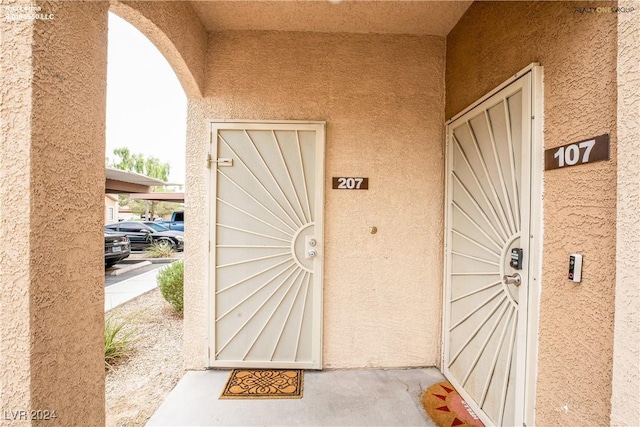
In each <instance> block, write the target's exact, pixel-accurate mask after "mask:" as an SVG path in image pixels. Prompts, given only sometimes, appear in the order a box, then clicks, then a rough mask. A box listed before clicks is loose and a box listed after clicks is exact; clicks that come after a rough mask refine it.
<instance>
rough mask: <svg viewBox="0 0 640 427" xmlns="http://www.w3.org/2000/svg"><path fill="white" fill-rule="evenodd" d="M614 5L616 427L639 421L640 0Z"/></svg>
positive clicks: (613, 417) (613, 421)
mask: <svg viewBox="0 0 640 427" xmlns="http://www.w3.org/2000/svg"><path fill="white" fill-rule="evenodd" d="M619 6H620V7H623V8H626V10H631V9H633V12H628V13H621V14H620V15H619V17H618V224H617V258H616V261H617V270H616V305H615V309H616V313H615V340H614V351H613V390H612V396H611V425H615V426H622V425H640V1H627V2H620V3H619Z"/></svg>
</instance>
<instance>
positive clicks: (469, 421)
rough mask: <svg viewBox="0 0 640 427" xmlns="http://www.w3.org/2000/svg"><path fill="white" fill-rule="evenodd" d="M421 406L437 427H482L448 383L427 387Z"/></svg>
mask: <svg viewBox="0 0 640 427" xmlns="http://www.w3.org/2000/svg"><path fill="white" fill-rule="evenodd" d="M422 404H423V405H424V409H425V410H426V411H427V414H429V416H430V417H431V419H432V420H433V421H434V422H435V423H436V424H437V425H438V426H439V427H454V426H463V427H466V426H470V427H484V424H483V423H482V421H480V418H478V416H477V415H476V414H474V413H473V411H472V410H471V408H469V406H468V405H467V402H465V401H464V400H463V399H462V396H460V395H459V394H458V392H457V391H456V390H455V389H454V388H453V386H452V385H451V383H450V382H448V381H442V382H440V383H436V384H434V385H432V386H431V387H429V388H428V389H427V391H425V392H424V395H423V396H422Z"/></svg>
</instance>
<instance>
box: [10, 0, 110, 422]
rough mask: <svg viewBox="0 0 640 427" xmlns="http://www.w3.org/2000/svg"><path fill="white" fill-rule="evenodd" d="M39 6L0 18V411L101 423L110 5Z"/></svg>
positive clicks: (70, 4)
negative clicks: (20, 16)
mask: <svg viewBox="0 0 640 427" xmlns="http://www.w3.org/2000/svg"><path fill="white" fill-rule="evenodd" d="M34 4H35V5H37V6H39V7H41V8H42V9H41V11H40V12H39V13H41V14H53V16H54V19H53V20H36V21H21V22H7V21H6V20H5V19H4V16H3V20H2V23H1V24H0V30H1V31H2V43H1V45H2V47H1V49H2V62H1V63H2V73H1V76H2V77H1V78H2V86H1V88H2V89H0V90H1V92H0V93H1V94H2V102H1V103H0V105H1V106H0V113H1V118H2V145H1V146H2V149H1V150H0V171H1V172H0V206H1V209H0V235H2V236H3V239H2V249H1V252H0V254H1V256H2V263H1V266H2V267H1V271H0V278H1V284H2V292H1V293H0V372H1V373H2V379H1V380H0V408H1V409H2V410H4V411H9V410H13V411H19V410H23V411H29V410H50V411H56V416H57V418H56V419H55V421H41V422H39V423H38V424H40V423H42V424H44V423H46V424H47V425H64V426H74V425H82V426H86V425H102V424H103V423H104V415H105V414H104V353H103V345H104V329H103V325H104V291H103V289H104V276H103V274H104V261H103V250H104V249H103V247H104V238H103V234H102V225H103V219H104V218H103V215H104V214H103V209H104V202H103V200H104V182H105V176H104V168H103V165H104V149H105V141H104V138H105V104H106V87H105V86H106V62H107V45H106V43H107V10H108V6H109V5H108V3H107V2H98V1H96V2H38V3H34ZM4 12H5V11H4V10H3V13H4ZM100 171H103V172H100ZM88 254H93V255H88ZM4 414H5V412H3V415H4ZM7 422H8V423H9V424H10V425H16V423H13V421H7V420H6V419H5V417H4V416H3V417H2V420H0V424H3V425H4V424H6V423H7ZM28 423H30V422H24V421H23V422H22V424H25V425H26V424H28ZM34 424H36V422H34Z"/></svg>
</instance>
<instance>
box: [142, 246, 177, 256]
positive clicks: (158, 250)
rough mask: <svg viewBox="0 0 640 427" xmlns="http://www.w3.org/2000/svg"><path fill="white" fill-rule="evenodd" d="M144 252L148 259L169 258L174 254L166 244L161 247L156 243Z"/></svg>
mask: <svg viewBox="0 0 640 427" xmlns="http://www.w3.org/2000/svg"><path fill="white" fill-rule="evenodd" d="M144 251H145V253H146V254H147V256H148V257H149V258H169V257H170V256H171V255H173V254H174V253H175V252H174V250H173V249H172V248H171V246H169V245H166V244H164V245H161V244H158V243H154V244H153V245H151V246H149V247H148V248H146V249H145V250H144Z"/></svg>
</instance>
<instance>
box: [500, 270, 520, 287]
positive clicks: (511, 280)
mask: <svg viewBox="0 0 640 427" xmlns="http://www.w3.org/2000/svg"><path fill="white" fill-rule="evenodd" d="M502 281H503V282H504V283H505V285H516V286H520V285H521V284H522V277H520V275H519V274H518V273H514V274H513V275H512V276H509V275H506V274H505V275H504V276H502Z"/></svg>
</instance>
